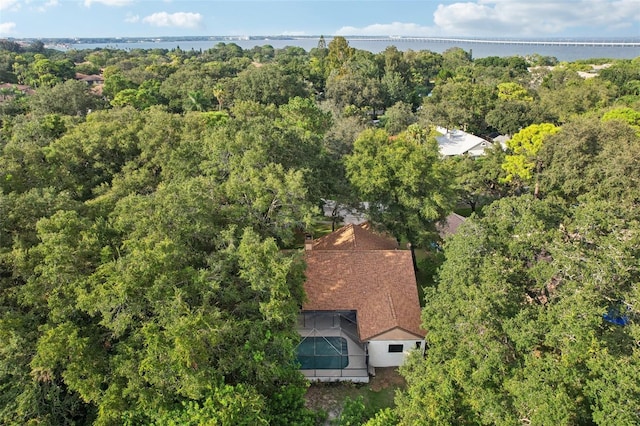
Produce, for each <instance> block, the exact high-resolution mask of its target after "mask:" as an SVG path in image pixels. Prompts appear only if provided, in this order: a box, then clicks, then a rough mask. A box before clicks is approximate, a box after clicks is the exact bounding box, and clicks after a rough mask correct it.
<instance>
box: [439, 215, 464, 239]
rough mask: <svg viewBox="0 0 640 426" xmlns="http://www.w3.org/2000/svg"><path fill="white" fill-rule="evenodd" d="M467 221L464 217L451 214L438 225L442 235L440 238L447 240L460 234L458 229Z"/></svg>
mask: <svg viewBox="0 0 640 426" xmlns="http://www.w3.org/2000/svg"><path fill="white" fill-rule="evenodd" d="M465 220H467V218H465V217H464V216H460V215H459V214H457V213H451V214H450V215H449V216H447V217H446V218H444V219H443V220H442V221H440V222H438V223H436V229H437V231H438V233H439V234H440V238H446V237H448V236H449V235H452V234H455V233H456V232H458V227H459V226H460V225H462V224H463V223H464V221H465Z"/></svg>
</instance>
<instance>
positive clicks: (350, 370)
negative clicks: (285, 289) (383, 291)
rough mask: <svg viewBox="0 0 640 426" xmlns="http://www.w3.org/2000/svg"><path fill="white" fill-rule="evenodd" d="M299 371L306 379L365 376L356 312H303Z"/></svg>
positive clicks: (299, 329) (362, 347)
mask: <svg viewBox="0 0 640 426" xmlns="http://www.w3.org/2000/svg"><path fill="white" fill-rule="evenodd" d="M298 331H299V333H300V336H301V339H300V343H299V344H298V347H297V355H298V362H299V363H300V369H301V370H303V371H304V372H305V375H307V376H308V377H320V376H332V377H336V379H338V378H340V377H353V376H362V375H367V364H368V359H367V352H366V346H365V345H363V344H362V343H361V342H360V338H359V337H358V325H357V318H356V312H355V311H330V312H326V311H305V312H302V313H301V314H300V316H299V317H298Z"/></svg>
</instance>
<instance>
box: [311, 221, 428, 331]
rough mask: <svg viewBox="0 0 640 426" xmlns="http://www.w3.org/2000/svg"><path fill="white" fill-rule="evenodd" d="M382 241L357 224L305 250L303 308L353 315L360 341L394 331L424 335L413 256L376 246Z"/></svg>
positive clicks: (382, 238) (324, 238)
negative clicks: (355, 317) (349, 312)
mask: <svg viewBox="0 0 640 426" xmlns="http://www.w3.org/2000/svg"><path fill="white" fill-rule="evenodd" d="M351 237H353V238H351ZM352 239H355V243H353V241H352ZM380 240H384V237H381V236H379V235H376V234H373V233H372V232H371V231H369V230H367V229H366V228H364V227H360V226H357V225H356V226H346V227H344V228H341V229H338V230H337V231H335V232H334V233H332V234H330V235H328V236H326V237H323V238H321V239H319V240H318V241H317V243H318V244H316V245H314V247H313V249H312V250H308V251H306V252H305V255H306V262H307V269H306V275H307V281H306V282H305V291H306V293H307V299H308V302H307V303H305V304H304V305H303V309H304V310H310V311H312V310H317V311H332V310H355V311H357V316H358V331H359V334H360V339H361V340H362V341H366V340H370V339H371V338H374V337H375V336H377V335H379V334H381V333H384V332H386V331H389V330H392V329H395V328H400V329H402V330H405V331H407V332H409V333H412V334H414V335H416V336H424V334H425V333H424V331H423V330H422V329H421V328H420V303H419V300H418V288H417V284H416V278H415V273H414V270H413V260H412V257H411V252H410V251H408V250H394V249H384V248H376V247H380V243H381V241H380ZM330 241H333V242H334V244H333V245H331V244H329V242H330ZM386 241H387V245H388V244H389V243H390V241H389V240H386ZM393 244H394V245H395V246H396V247H397V244H395V242H393ZM362 246H364V247H366V248H364V249H362V248H361V247H362ZM324 247H328V248H324Z"/></svg>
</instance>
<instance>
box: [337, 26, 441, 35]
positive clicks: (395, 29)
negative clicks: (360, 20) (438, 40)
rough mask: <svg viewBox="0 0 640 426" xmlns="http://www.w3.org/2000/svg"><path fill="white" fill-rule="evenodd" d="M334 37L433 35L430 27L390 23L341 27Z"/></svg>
mask: <svg viewBox="0 0 640 426" xmlns="http://www.w3.org/2000/svg"><path fill="white" fill-rule="evenodd" d="M336 35H343V36H344V35H365V36H366V35H371V36H379V35H399V36H423V37H427V36H430V35H434V30H433V28H432V27H424V26H421V25H418V24H412V23H404V22H392V23H391V24H373V25H368V26H366V27H362V28H356V27H342V28H340V29H339V30H338V31H336Z"/></svg>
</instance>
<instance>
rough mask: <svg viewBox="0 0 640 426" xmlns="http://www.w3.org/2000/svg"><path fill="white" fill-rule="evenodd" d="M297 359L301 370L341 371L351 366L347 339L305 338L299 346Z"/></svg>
mask: <svg viewBox="0 0 640 426" xmlns="http://www.w3.org/2000/svg"><path fill="white" fill-rule="evenodd" d="M297 358H298V362H299V363H300V369H301V370H341V369H343V368H346V367H347V365H349V354H348V349H347V339H345V338H344V337H337V336H327V337H322V336H314V337H305V338H303V339H302V341H301V342H300V344H299V345H298V348H297Z"/></svg>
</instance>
